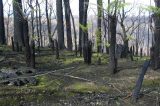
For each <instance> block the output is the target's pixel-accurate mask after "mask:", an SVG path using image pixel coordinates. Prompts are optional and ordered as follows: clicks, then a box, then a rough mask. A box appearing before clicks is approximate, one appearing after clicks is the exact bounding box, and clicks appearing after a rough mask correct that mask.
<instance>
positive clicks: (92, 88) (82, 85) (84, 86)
mask: <svg viewBox="0 0 160 106" xmlns="http://www.w3.org/2000/svg"><path fill="white" fill-rule="evenodd" d="M65 89H66V90H69V91H71V92H78V93H106V92H108V91H109V88H108V87H106V86H101V85H96V84H95V83H92V82H76V83H73V84H71V85H70V86H68V87H66V88H65Z"/></svg>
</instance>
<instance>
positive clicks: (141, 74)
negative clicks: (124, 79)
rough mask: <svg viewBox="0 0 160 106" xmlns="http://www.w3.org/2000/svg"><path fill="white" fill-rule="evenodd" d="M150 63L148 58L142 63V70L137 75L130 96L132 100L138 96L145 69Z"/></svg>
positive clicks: (135, 99)
mask: <svg viewBox="0 0 160 106" xmlns="http://www.w3.org/2000/svg"><path fill="white" fill-rule="evenodd" d="M149 65H150V60H149V61H145V63H144V64H143V67H142V70H141V72H140V75H139V77H138V80H137V82H136V86H135V89H134V91H133V93H132V97H133V100H134V101H137V99H138V98H139V93H140V90H141V87H142V83H143V79H144V75H145V73H146V72H147V69H148V67H149Z"/></svg>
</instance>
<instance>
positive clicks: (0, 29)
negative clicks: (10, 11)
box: [0, 0, 6, 44]
mask: <svg viewBox="0 0 160 106" xmlns="http://www.w3.org/2000/svg"><path fill="white" fill-rule="evenodd" d="M0 44H6V37H5V27H4V14H3V3H2V0H0Z"/></svg>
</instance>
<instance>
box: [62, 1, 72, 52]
mask: <svg viewBox="0 0 160 106" xmlns="http://www.w3.org/2000/svg"><path fill="white" fill-rule="evenodd" d="M64 7H65V18H66V31H67V48H68V50H71V51H72V47H73V46H72V33H71V20H70V0H64Z"/></svg>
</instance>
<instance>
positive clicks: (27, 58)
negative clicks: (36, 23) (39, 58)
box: [23, 19, 31, 67]
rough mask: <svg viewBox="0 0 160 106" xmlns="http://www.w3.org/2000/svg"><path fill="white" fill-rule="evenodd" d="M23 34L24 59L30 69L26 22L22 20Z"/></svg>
mask: <svg viewBox="0 0 160 106" xmlns="http://www.w3.org/2000/svg"><path fill="white" fill-rule="evenodd" d="M23 32H24V42H25V58H26V64H27V66H28V67H30V63H31V50H30V45H29V34H28V32H29V30H28V21H27V20H26V19H24V22H23Z"/></svg>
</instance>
